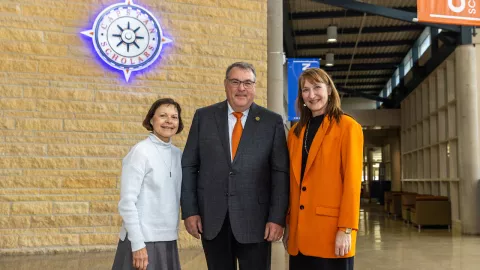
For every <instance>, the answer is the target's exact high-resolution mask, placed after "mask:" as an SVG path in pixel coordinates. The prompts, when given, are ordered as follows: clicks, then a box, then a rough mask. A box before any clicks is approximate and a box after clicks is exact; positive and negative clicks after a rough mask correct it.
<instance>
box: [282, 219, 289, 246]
mask: <svg viewBox="0 0 480 270" xmlns="http://www.w3.org/2000/svg"><path fill="white" fill-rule="evenodd" d="M288 233H289V228H288V225H287V226H286V227H285V232H284V233H283V239H282V242H283V247H284V248H285V250H287V249H288Z"/></svg>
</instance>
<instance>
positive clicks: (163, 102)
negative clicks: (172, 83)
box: [142, 98, 183, 134]
mask: <svg viewBox="0 0 480 270" xmlns="http://www.w3.org/2000/svg"><path fill="white" fill-rule="evenodd" d="M162 105H173V106H175V108H176V109H177V112H178V130H177V134H178V133H180V132H181V131H182V130H183V121H182V108H180V104H178V103H177V102H176V101H175V100H173V99H171V98H161V99H159V100H157V101H155V102H154V103H153V104H152V106H151V107H150V110H148V113H147V115H146V116H145V119H144V120H143V123H142V125H143V127H144V128H146V129H147V130H148V131H153V126H152V124H150V120H152V118H153V116H154V115H155V111H157V109H158V108H159V107H160V106H162Z"/></svg>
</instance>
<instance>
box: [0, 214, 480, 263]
mask: <svg viewBox="0 0 480 270" xmlns="http://www.w3.org/2000/svg"><path fill="white" fill-rule="evenodd" d="M357 245H358V246H357V256H356V258H355V269H361V270H368V269H391V270H404V269H405V270H407V269H408V270H410V269H415V270H430V269H435V270H447V269H448V270H477V269H480V268H479V265H480V251H479V247H480V237H473V236H461V235H454V233H451V232H448V230H447V229H425V230H422V232H420V233H419V232H418V231H417V230H416V228H414V227H411V226H410V227H408V226H407V225H404V224H403V223H402V221H398V220H392V219H390V218H387V217H385V215H384V214H383V213H382V212H381V208H380V207H377V206H367V207H364V208H363V209H362V212H361V220H360V232H359V235H358V244H357ZM113 257H114V253H112V252H108V253H107V252H105V253H86V254H84V253H82V254H63V255H48V256H46V255H44V256H16V257H9V256H5V257H0V269H15V270H16V269H20V270H31V269H39V270H47V269H48V270H56V269H69V270H95V269H99V270H103V269H105V270H106V269H111V265H112V261H113ZM180 260H181V263H182V269H183V270H206V269H207V267H206V266H205V259H204V256H203V252H202V250H201V249H189V250H181V251H180ZM287 265H288V257H287V256H286V255H285V251H284V249H283V245H282V244H281V243H274V244H273V254H272V269H273V270H283V269H288V267H287Z"/></svg>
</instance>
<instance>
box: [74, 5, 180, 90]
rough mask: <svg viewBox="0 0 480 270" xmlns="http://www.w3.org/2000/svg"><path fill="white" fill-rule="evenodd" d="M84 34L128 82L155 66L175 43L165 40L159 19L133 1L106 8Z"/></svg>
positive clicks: (106, 61)
mask: <svg viewBox="0 0 480 270" xmlns="http://www.w3.org/2000/svg"><path fill="white" fill-rule="evenodd" d="M82 34H84V35H86V36H89V37H91V38H92V42H93V46H94V47H95V50H96V52H97V54H98V55H99V56H100V58H102V60H103V61H104V62H105V63H107V64H108V65H110V66H112V67H113V68H115V69H118V70H121V71H123V74H124V75H125V80H126V81H127V82H128V80H129V78H130V75H131V74H132V73H133V72H135V71H139V70H142V69H145V68H147V67H148V66H150V65H151V64H152V63H154V62H155V60H156V59H157V58H158V56H159V55H160V52H161V50H162V47H163V44H166V43H169V42H172V40H171V39H168V38H166V37H165V36H163V34H162V28H161V27H160V24H159V23H158V21H157V19H156V18H155V17H154V16H153V15H152V14H151V13H150V12H149V11H148V10H146V9H144V8H143V7H141V6H139V5H135V4H134V3H133V0H125V3H121V4H115V5H111V6H109V7H107V8H105V9H104V10H103V11H102V12H101V13H100V14H99V15H98V16H97V18H96V19H95V22H94V24H93V27H92V29H90V30H87V31H83V32H82Z"/></svg>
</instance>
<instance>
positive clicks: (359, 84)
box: [337, 80, 388, 90]
mask: <svg viewBox="0 0 480 270" xmlns="http://www.w3.org/2000/svg"><path fill="white" fill-rule="evenodd" d="M387 82H388V81H379V82H352V81H350V80H349V81H348V82H347V84H348V86H349V87H357V86H378V85H381V86H382V89H383V87H384V86H385V85H386V84H387ZM337 83H338V82H337ZM338 84H343V82H341V83H338ZM362 90H363V89H362ZM365 90H370V89H369V88H365Z"/></svg>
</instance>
